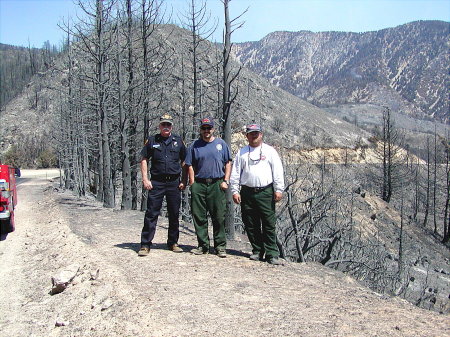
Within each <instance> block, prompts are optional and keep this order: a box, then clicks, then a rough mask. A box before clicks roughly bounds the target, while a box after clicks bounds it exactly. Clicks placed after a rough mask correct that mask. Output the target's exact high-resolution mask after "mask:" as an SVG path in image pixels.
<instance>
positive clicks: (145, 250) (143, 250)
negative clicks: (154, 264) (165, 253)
mask: <svg viewBox="0 0 450 337" xmlns="http://www.w3.org/2000/svg"><path fill="white" fill-rule="evenodd" d="M148 253H150V247H146V246H143V247H141V249H139V252H138V256H147V255H148Z"/></svg>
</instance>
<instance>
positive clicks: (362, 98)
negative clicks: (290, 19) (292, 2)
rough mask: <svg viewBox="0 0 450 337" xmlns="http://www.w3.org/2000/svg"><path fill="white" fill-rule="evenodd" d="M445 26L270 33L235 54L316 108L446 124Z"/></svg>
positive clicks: (240, 45)
mask: <svg viewBox="0 0 450 337" xmlns="http://www.w3.org/2000/svg"><path fill="white" fill-rule="evenodd" d="M449 29H450V24H449V23H448V22H443V21H416V22H412V23H408V24H405V25H401V26H398V27H395V28H388V29H383V30H380V31H373V32H366V33H345V32H320V33H313V32H310V31H300V32H274V33H271V34H269V35H267V36H266V37H265V38H263V39H262V40H260V41H256V42H246V43H237V44H235V45H234V49H233V51H234V54H235V55H236V57H237V59H238V60H239V61H240V62H241V63H242V64H243V65H245V66H246V67H248V68H250V69H252V70H253V71H255V72H256V73H258V74H260V75H262V76H264V77H266V78H267V79H269V80H270V82H271V83H273V84H275V85H277V86H279V87H280V88H283V89H285V90H287V91H289V92H290V93H292V94H294V95H296V96H298V97H301V98H303V99H306V100H308V101H309V102H312V103H313V104H315V105H318V106H322V107H327V106H335V105H342V104H348V103H363V104H365V103H371V104H376V105H379V106H388V107H390V108H391V109H392V111H394V112H401V113H405V114H409V115H411V116H414V117H418V118H431V119H438V120H441V121H443V122H448V121H449V100H448V87H449V79H448V65H449V52H448V51H449V46H450V35H449V32H450V31H449ZM343 109H345V106H344V107H343Z"/></svg>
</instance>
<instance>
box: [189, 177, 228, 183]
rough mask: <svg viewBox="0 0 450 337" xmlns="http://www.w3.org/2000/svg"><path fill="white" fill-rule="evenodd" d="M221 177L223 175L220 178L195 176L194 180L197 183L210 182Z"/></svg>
mask: <svg viewBox="0 0 450 337" xmlns="http://www.w3.org/2000/svg"><path fill="white" fill-rule="evenodd" d="M221 179H223V177H221V178H195V181H196V182H198V183H203V184H212V183H215V182H216V181H218V180H221Z"/></svg>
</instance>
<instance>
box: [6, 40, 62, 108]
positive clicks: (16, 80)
mask: <svg viewBox="0 0 450 337" xmlns="http://www.w3.org/2000/svg"><path fill="white" fill-rule="evenodd" d="M57 53H58V52H57V50H56V48H55V47H51V46H50V44H49V43H46V44H44V48H42V49H38V48H25V47H16V46H11V45H7V44H3V43H0V108H4V107H5V105H6V104H7V103H8V102H9V101H10V100H11V99H13V98H14V97H15V96H17V95H18V94H19V93H20V92H21V91H22V89H23V87H24V86H25V85H27V84H28V83H29V82H30V81H31V78H32V76H33V75H35V74H37V73H38V72H40V71H43V70H47V69H49V67H50V66H51V62H52V60H53V58H54V57H55V55H56V54H57Z"/></svg>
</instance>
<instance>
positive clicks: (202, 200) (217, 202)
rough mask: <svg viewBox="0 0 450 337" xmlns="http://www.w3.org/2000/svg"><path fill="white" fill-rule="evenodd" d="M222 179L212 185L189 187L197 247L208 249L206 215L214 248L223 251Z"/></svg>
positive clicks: (224, 210) (223, 208)
mask: <svg viewBox="0 0 450 337" xmlns="http://www.w3.org/2000/svg"><path fill="white" fill-rule="evenodd" d="M222 181H223V180H222V179H219V180H217V181H216V182H214V183H210V184H208V183H200V182H195V183H194V184H192V186H191V212H192V219H193V221H194V227H195V233H196V234H197V240H198V246H199V247H202V248H203V249H209V236H208V213H209V215H210V216H211V220H212V225H213V236H214V248H216V250H217V249H225V248H226V245H227V242H226V237H225V213H226V198H225V192H224V191H222V189H221V188H220V184H221V183H222Z"/></svg>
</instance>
